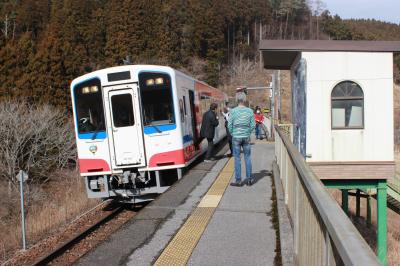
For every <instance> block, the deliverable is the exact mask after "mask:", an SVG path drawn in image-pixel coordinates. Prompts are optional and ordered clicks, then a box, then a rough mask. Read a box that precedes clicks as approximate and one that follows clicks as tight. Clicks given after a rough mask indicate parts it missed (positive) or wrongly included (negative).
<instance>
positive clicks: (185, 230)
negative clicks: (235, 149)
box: [154, 158, 234, 266]
mask: <svg viewBox="0 0 400 266" xmlns="http://www.w3.org/2000/svg"><path fill="white" fill-rule="evenodd" d="M233 166H234V160H233V158H231V159H230V160H229V161H228V163H227V164H226V165H225V167H224V168H223V169H222V171H221V173H220V174H219V176H218V177H217V179H216V180H215V181H214V184H213V185H212V186H211V188H210V189H209V190H208V192H207V194H206V195H205V196H204V197H203V199H202V200H201V201H200V203H199V205H198V206H197V208H196V209H195V210H194V211H193V212H192V214H191V215H190V217H189V218H188V219H187V221H186V222H185V224H184V225H183V226H182V227H181V229H180V230H179V231H178V233H177V234H176V235H175V237H174V238H173V239H172V241H171V242H170V243H169V244H168V246H167V247H166V248H165V249H164V251H163V252H162V253H161V255H160V256H159V257H158V259H157V261H156V262H155V263H154V265H157V266H161V265H162V266H164V265H166V266H167V265H168V266H170V265H174V266H177V265H182V266H183V265H186V263H187V261H188V260H189V258H190V256H191V255H192V252H193V250H194V248H195V247H196V245H197V242H198V241H199V240H200V237H201V235H202V234H203V232H204V230H205V229H206V226H207V224H208V222H209V221H210V219H211V217H212V215H213V214H214V211H215V209H216V208H217V206H218V204H219V202H220V201H221V198H222V195H223V194H224V192H225V189H226V187H227V186H228V184H229V181H230V179H231V177H232V174H233Z"/></svg>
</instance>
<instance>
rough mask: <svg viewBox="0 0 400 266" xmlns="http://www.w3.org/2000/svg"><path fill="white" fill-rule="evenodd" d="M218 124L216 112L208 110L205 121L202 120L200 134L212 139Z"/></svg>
mask: <svg viewBox="0 0 400 266" xmlns="http://www.w3.org/2000/svg"><path fill="white" fill-rule="evenodd" d="M217 126H218V120H217V116H216V115H215V113H214V112H213V111H211V110H208V111H207V112H205V113H204V114H203V121H202V122H201V129H200V135H201V137H203V138H208V139H212V138H214V134H215V127H217Z"/></svg>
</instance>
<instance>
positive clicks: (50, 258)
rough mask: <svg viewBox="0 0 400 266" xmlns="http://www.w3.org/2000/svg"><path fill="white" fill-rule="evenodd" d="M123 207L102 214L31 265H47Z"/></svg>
mask: <svg viewBox="0 0 400 266" xmlns="http://www.w3.org/2000/svg"><path fill="white" fill-rule="evenodd" d="M123 209H124V207H123V206H119V207H117V208H116V209H114V210H113V211H111V212H110V213H109V214H108V215H106V216H104V217H103V218H102V219H100V220H98V221H97V222H95V223H94V224H92V225H91V226H89V228H87V229H85V230H82V231H81V232H79V233H77V234H76V235H74V236H73V237H71V239H69V240H68V241H66V242H65V243H62V244H61V245H59V246H58V247H57V248H56V249H54V250H53V251H51V252H50V253H48V254H46V255H44V256H43V257H41V258H39V259H38V260H37V261H35V262H34V263H33V264H32V266H40V265H47V264H49V263H50V262H52V261H54V260H55V259H56V258H58V257H60V256H61V255H62V254H64V253H65V252H66V251H68V250H69V249H70V248H72V247H73V246H74V245H76V244H77V243H79V241H81V240H82V239H84V238H85V237H86V236H88V235H89V234H90V233H91V232H93V231H95V230H96V229H97V228H99V227H100V226H101V225H103V224H105V223H106V222H108V221H110V220H111V219H112V218H114V217H115V216H116V215H117V214H118V213H120V212H121V211H122V210H123Z"/></svg>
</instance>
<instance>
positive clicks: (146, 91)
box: [139, 72, 175, 126]
mask: <svg viewBox="0 0 400 266" xmlns="http://www.w3.org/2000/svg"><path fill="white" fill-rule="evenodd" d="M139 85H140V96H141V98H142V110H143V123H144V125H145V126H146V125H165V124H175V116H174V108H173V101H172V88H171V78H170V77H169V75H167V74H161V73H147V72H146V73H140V74H139Z"/></svg>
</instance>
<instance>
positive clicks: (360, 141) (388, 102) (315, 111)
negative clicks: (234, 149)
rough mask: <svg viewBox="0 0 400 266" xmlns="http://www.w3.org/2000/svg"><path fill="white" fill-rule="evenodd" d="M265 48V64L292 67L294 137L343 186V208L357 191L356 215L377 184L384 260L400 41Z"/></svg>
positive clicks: (314, 164)
mask: <svg viewBox="0 0 400 266" xmlns="http://www.w3.org/2000/svg"><path fill="white" fill-rule="evenodd" d="M260 52H261V54H262V58H263V62H264V68H266V69H281V70H290V72H291V84H292V123H293V139H292V141H293V143H294V145H295V146H296V147H297V148H298V150H299V152H300V153H301V154H302V155H303V157H304V158H305V160H306V161H307V163H308V164H309V165H310V167H311V169H312V170H313V171H314V173H315V174H316V175H317V176H318V177H319V178H320V179H321V181H322V182H323V183H324V185H325V186H326V187H328V188H338V189H341V190H342V206H343V209H344V210H345V211H346V212H348V205H347V204H348V191H349V190H352V189H356V190H357V195H358V198H357V208H358V209H357V212H358V214H359V195H360V190H363V191H365V190H367V189H376V191H377V198H378V243H377V245H378V256H379V257H380V258H382V259H384V258H385V256H386V189H387V179H389V178H392V177H393V176H394V174H395V163H394V128H393V124H394V121H393V52H400V42H389V41H331V40H329V41H322V40H318V41H314V40H313V41H311V40H310V41H300V40H295V41H293V40H290V41H289V40H262V41H261V42H260ZM368 202H369V201H368ZM367 219H370V217H368V218H367ZM381 261H382V260H381ZM383 261H384V260H383Z"/></svg>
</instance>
